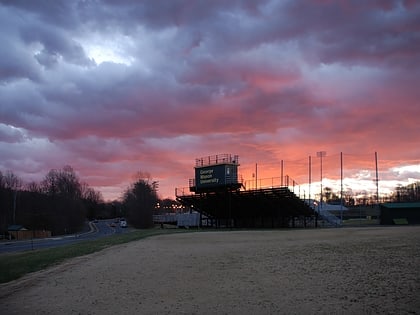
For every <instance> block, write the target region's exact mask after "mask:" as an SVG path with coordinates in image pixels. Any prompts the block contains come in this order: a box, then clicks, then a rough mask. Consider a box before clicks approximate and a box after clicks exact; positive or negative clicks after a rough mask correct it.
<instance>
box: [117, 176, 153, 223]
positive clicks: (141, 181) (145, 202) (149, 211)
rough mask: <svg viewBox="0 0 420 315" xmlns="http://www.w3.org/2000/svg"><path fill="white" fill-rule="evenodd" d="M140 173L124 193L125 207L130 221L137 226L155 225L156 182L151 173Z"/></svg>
mask: <svg viewBox="0 0 420 315" xmlns="http://www.w3.org/2000/svg"><path fill="white" fill-rule="evenodd" d="M144 174H145V173H140V172H139V173H138V174H137V175H140V176H141V177H139V178H138V179H137V180H136V182H135V183H133V184H132V185H131V186H130V187H129V188H128V189H127V190H126V192H125V193H124V198H123V207H124V208H125V212H126V215H127V220H128V222H129V223H130V224H131V225H132V226H134V227H136V228H150V227H153V210H154V208H155V206H156V203H157V201H158V197H157V192H156V187H157V185H156V183H157V182H153V181H152V180H151V178H150V175H148V174H147V176H143V175H144Z"/></svg>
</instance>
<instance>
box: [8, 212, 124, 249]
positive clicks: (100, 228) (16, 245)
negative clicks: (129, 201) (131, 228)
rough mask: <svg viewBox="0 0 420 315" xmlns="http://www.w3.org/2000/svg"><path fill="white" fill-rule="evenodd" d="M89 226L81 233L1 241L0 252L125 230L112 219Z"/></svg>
mask: <svg viewBox="0 0 420 315" xmlns="http://www.w3.org/2000/svg"><path fill="white" fill-rule="evenodd" d="M113 223H114V224H113ZM89 226H90V231H88V232H85V233H81V234H71V235H61V236H57V237H49V238H38V239H32V240H22V241H1V242H0V254H3V253H10V252H20V251H26V250H33V249H41V248H49V247H56V246H62V245H67V244H72V243H77V242H81V241H84V240H94V239H97V238H100V237H105V236H109V235H112V234H119V233H126V232H127V229H126V228H121V227H120V226H119V224H118V223H115V222H114V220H98V221H95V222H89Z"/></svg>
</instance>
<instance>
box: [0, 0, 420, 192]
mask: <svg viewBox="0 0 420 315" xmlns="http://www.w3.org/2000/svg"><path fill="white" fill-rule="evenodd" d="M0 42H1V45H0V170H1V171H2V172H5V171H7V170H11V171H13V172H14V173H15V174H17V175H18V176H19V177H21V178H22V179H23V180H24V181H25V182H29V181H33V180H34V181H40V180H42V178H43V177H44V176H45V175H46V174H47V172H48V171H49V170H50V169H54V168H55V169H59V168H62V167H63V166H64V165H70V166H72V167H73V169H74V170H75V171H76V172H77V174H78V175H79V177H80V179H81V180H82V181H85V182H87V183H88V184H89V185H90V186H92V187H93V188H95V189H96V190H99V191H101V192H102V194H103V196H104V197H105V199H107V200H112V199H116V198H119V197H120V196H121V195H122V193H123V191H124V190H125V189H126V188H127V186H128V185H129V184H130V183H132V182H133V175H134V174H135V173H136V172H138V171H143V172H149V173H150V174H151V176H152V178H153V179H154V180H157V181H159V195H160V196H161V197H162V198H165V197H170V198H174V190H175V187H185V186H188V179H189V178H192V177H193V176H194V168H193V167H194V164H195V159H196V158H199V157H204V156H207V155H215V154H220V153H231V154H237V155H239V159H240V160H239V162H240V164H241V166H240V168H239V173H240V174H242V176H243V179H244V180H252V178H253V177H252V174H253V173H254V172H255V169H256V164H257V167H258V176H259V177H260V178H268V177H273V176H280V163H281V160H283V161H284V173H285V174H288V175H290V176H291V177H292V178H295V179H296V181H298V182H299V183H301V184H304V183H305V182H307V181H308V159H309V156H311V157H312V163H313V165H312V171H313V175H312V181H313V182H314V184H315V182H316V181H319V179H320V161H319V160H320V159H319V158H317V157H316V153H317V152H318V151H326V153H327V156H326V157H325V159H324V161H323V163H324V165H323V166H324V176H325V184H324V185H328V184H329V183H330V182H329V180H334V179H337V178H338V177H339V176H340V171H339V169H340V152H343V157H344V162H343V165H344V176H345V178H346V185H348V186H349V187H350V186H351V188H352V189H354V190H358V189H362V188H359V185H360V186H363V184H366V185H368V186H372V183H373V180H374V178H375V152H377V153H378V167H379V179H380V189H381V191H383V192H386V191H388V189H390V187H391V188H392V187H395V185H397V184H398V183H401V184H403V185H405V184H408V183H411V182H413V181H416V180H420V1H416V0H413V1H410V0H406V1H391V0H390V1H381V0H378V1H374V0H372V1H365V0H360V1H345V0H342V1H328V0H318V1H297V0H290V1H288V0H284V1H281V0H278V1H275V0H267V1H264V0H262V1H245V0H243V1H241V0H229V1H225V0H197V1H190V0H184V1H182V0H171V1H167V0H162V1H158V0H154V1H146V0H144V1H130V0H121V1H111V0H108V1H100V0H95V1H89V0H83V1H82V0H80V1H76V0H74V1H64V0H63V1H55V0H50V1H24V0H22V1H19V0H16V1H6V0H0ZM356 186H357V187H356ZM346 187H347V186H346Z"/></svg>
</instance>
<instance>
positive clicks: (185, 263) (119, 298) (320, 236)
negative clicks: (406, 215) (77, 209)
mask: <svg viewBox="0 0 420 315" xmlns="http://www.w3.org/2000/svg"><path fill="white" fill-rule="evenodd" d="M0 305H1V308H0V313H1V314H420V226H414V227H373V228H369V227H363V228H341V229H316V230H315V229H306V230H276V231H230V232H202V233H187V234H175V235H162V236H157V237H152V238H149V239H145V240H141V241H137V242H133V243H130V244H126V245H122V246H117V247H113V248H110V249H107V250H104V251H102V252H99V253H95V254H93V255H88V256H84V257H81V258H76V259H72V260H70V261H68V262H66V263H63V264H61V265H59V266H56V267H53V268H50V269H48V270H44V271H42V272H37V273H34V274H31V275H28V276H26V277H24V278H22V279H20V280H17V281H13V282H11V283H8V284H5V285H2V286H0Z"/></svg>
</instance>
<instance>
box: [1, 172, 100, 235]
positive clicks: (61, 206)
mask: <svg viewBox="0 0 420 315" xmlns="http://www.w3.org/2000/svg"><path fill="white" fill-rule="evenodd" d="M102 207H103V201H102V195H101V194H100V193H99V192H96V191H95V190H94V189H92V188H90V187H89V186H88V185H87V184H85V183H81V182H80V179H79V178H78V176H77V174H76V173H75V171H74V170H73V169H72V168H71V167H70V166H64V167H63V168H62V169H59V170H55V169H53V170H50V171H49V172H48V173H47V175H46V176H45V178H44V179H43V180H42V181H41V182H40V183H36V182H30V183H29V184H27V185H25V186H24V185H23V184H22V180H20V179H19V178H18V177H17V176H16V175H15V174H13V173H12V172H10V171H8V172H6V173H5V174H3V173H2V172H0V234H5V232H6V231H7V227H8V226H9V225H11V224H20V225H23V226H24V227H26V228H29V229H32V230H49V231H51V232H52V234H53V235H54V234H55V235H58V234H66V233H76V232H78V231H80V230H81V229H82V227H83V225H84V222H85V220H86V218H87V217H89V218H93V217H95V214H96V213H97V212H100V210H101V208H102Z"/></svg>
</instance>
